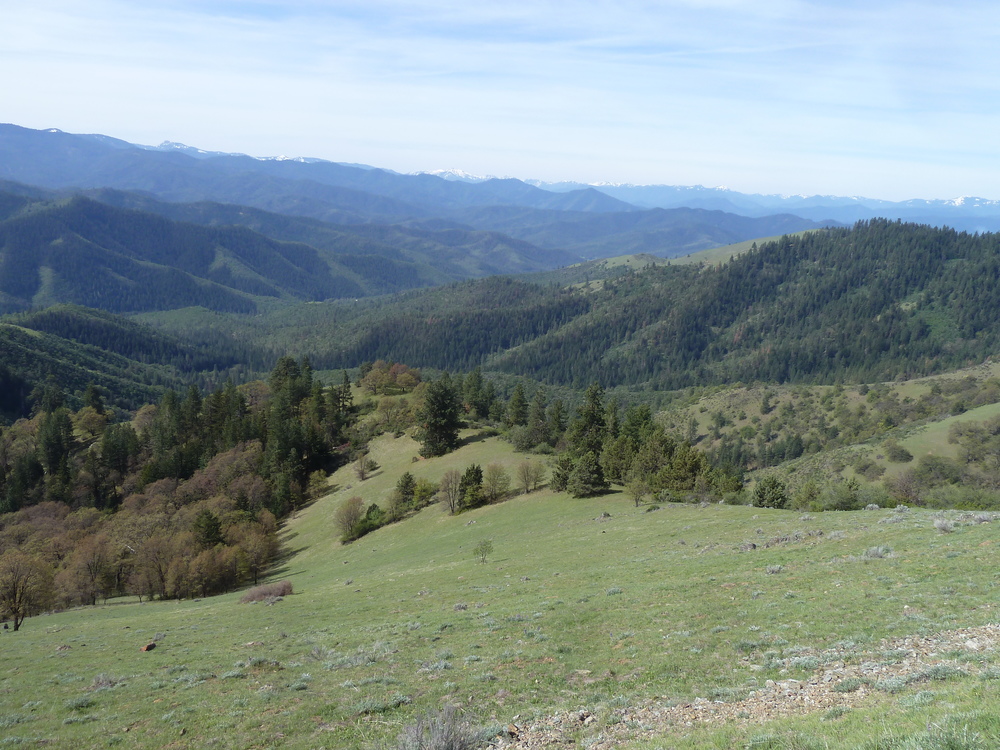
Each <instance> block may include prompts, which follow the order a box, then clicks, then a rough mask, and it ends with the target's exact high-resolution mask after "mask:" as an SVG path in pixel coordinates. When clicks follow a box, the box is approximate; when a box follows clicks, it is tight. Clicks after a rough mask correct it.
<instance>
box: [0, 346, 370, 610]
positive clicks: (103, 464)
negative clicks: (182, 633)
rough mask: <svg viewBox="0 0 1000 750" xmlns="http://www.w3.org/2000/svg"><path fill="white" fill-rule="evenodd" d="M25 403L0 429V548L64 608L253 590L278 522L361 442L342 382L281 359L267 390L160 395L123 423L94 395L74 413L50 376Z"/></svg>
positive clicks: (262, 385)
mask: <svg viewBox="0 0 1000 750" xmlns="http://www.w3.org/2000/svg"><path fill="white" fill-rule="evenodd" d="M33 397H34V400H35V411H34V413H33V415H32V416H31V417H30V418H26V419H20V420H18V421H17V422H15V423H14V424H13V425H11V426H10V427H7V428H5V429H3V430H2V431H0V550H3V551H12V550H17V551H18V553H19V554H22V555H28V556H31V557H32V558H33V559H34V560H35V561H36V562H37V563H39V564H40V565H41V566H42V567H43V568H44V569H45V570H47V571H49V573H51V575H52V576H53V577H54V581H55V588H54V589H53V595H55V596H57V597H58V599H59V601H60V602H62V603H63V604H73V603H90V604H93V603H94V602H95V601H96V600H97V599H98V598H99V597H100V598H107V597H109V596H114V595H120V594H123V593H126V592H127V593H131V594H135V595H138V596H140V597H144V596H145V597H154V596H156V597H161V598H162V597H184V596H195V595H206V594H211V593H215V592H218V591H224V590H230V589H232V588H233V587H235V586H238V585H240V584H241V583H243V582H247V581H251V580H252V581H256V579H257V577H258V576H259V575H260V573H261V572H262V571H263V570H265V568H266V567H267V566H268V565H269V564H270V563H271V562H272V561H273V558H274V555H275V554H276V553H277V551H278V544H277V537H276V534H277V530H278V524H279V522H280V521H281V519H282V518H284V517H285V516H286V515H287V514H288V513H289V512H290V511H292V510H293V509H295V508H297V507H301V505H302V504H303V503H304V502H306V501H307V499H308V498H309V497H310V495H311V494H315V493H316V492H319V491H322V488H324V487H325V483H326V476H327V474H328V472H329V471H331V470H332V469H333V468H335V467H336V466H337V465H338V464H339V463H341V462H344V461H346V460H348V458H349V457H350V450H351V449H350V445H351V443H352V441H354V442H355V443H356V442H357V441H358V440H362V439H363V438H360V437H358V436H357V434H356V433H355V432H354V431H353V428H354V424H355V422H356V409H355V408H354V407H353V403H352V397H351V392H350V384H349V383H347V382H344V383H342V384H341V385H338V386H333V387H329V388H324V387H322V386H321V385H320V384H319V383H318V382H316V381H315V380H314V378H313V375H312V370H311V368H310V366H309V364H308V362H301V363H300V362H297V361H295V360H293V359H291V358H284V359H282V360H281V361H279V362H278V364H277V366H276V367H275V368H274V370H273V371H272V372H271V374H270V376H269V377H268V380H267V381H266V382H261V381H257V382H255V383H252V384H249V385H247V386H243V387H240V388H237V387H236V386H234V385H233V384H232V383H228V384H226V385H225V386H224V387H222V388H219V389H218V390H215V391H212V392H211V393H208V394H202V393H201V391H200V390H199V389H198V388H197V387H196V386H193V385H192V386H190V387H189V388H188V389H187V391H186V392H185V393H184V394H183V395H179V394H178V393H176V392H175V391H173V390H167V391H166V393H165V394H164V396H163V397H162V399H160V401H159V402H158V403H156V404H147V405H146V406H143V407H142V408H141V409H139V410H138V411H137V412H135V413H134V414H132V415H131V418H130V419H129V420H128V421H123V422H113V421H111V419H110V415H109V413H108V412H107V410H106V408H105V405H104V401H103V398H102V397H101V394H100V392H99V390H98V389H97V388H94V387H90V388H88V389H87V391H86V394H85V397H84V402H85V404H84V405H83V406H82V407H81V408H79V409H76V410H71V409H70V408H68V407H67V405H66V399H65V395H64V394H63V392H62V390H61V389H60V388H59V386H58V384H56V383H55V382H54V381H50V382H49V383H48V384H47V385H46V386H45V387H44V388H42V389H40V390H39V391H37V392H36V393H34V394H33ZM50 603H51V602H50Z"/></svg>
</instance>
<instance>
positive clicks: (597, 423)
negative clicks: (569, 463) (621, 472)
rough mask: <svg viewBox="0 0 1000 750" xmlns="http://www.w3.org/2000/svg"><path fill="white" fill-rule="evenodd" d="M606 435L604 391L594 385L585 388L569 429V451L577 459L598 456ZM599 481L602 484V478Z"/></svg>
mask: <svg viewBox="0 0 1000 750" xmlns="http://www.w3.org/2000/svg"><path fill="white" fill-rule="evenodd" d="M607 434H608V430H607V422H606V412H605V408H604V389H603V388H601V386H600V385H598V384H597V383H594V384H593V385H591V386H590V387H589V388H587V392H586V393H585V394H584V400H583V405H582V406H581V407H580V409H579V410H578V411H577V415H576V418H575V419H574V420H573V423H572V424H571V425H570V427H569V435H568V438H569V444H570V450H571V452H572V453H573V455H574V456H577V457H579V456H584V455H586V454H587V453H593V454H594V456H599V455H601V450H602V449H603V447H604V438H605V437H606V436H607ZM601 481H602V482H603V477H602V480H601Z"/></svg>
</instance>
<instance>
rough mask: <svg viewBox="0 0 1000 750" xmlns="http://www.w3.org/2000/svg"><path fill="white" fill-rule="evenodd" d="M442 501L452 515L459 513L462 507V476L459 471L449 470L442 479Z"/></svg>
mask: <svg viewBox="0 0 1000 750" xmlns="http://www.w3.org/2000/svg"><path fill="white" fill-rule="evenodd" d="M439 492H440V493H441V501H442V502H443V503H444V504H445V505H446V506H447V507H448V512H449V513H451V514H455V513H458V511H459V508H461V506H462V475H461V473H460V472H459V471H458V470H457V469H449V470H448V471H446V472H445V474H444V476H443V477H441V488H440V490H439Z"/></svg>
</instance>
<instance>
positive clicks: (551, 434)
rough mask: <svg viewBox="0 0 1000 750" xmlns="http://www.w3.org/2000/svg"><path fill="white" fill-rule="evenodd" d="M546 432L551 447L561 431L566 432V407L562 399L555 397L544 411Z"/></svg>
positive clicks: (555, 443)
mask: <svg viewBox="0 0 1000 750" xmlns="http://www.w3.org/2000/svg"><path fill="white" fill-rule="evenodd" d="M545 420H546V423H547V424H546V432H547V433H548V438H549V442H550V443H551V444H552V446H553V447H555V446H557V445H558V443H559V441H560V439H561V438H562V436H563V433H564V432H566V407H565V406H564V405H563V402H562V400H560V399H558V398H557V399H555V400H554V401H553V402H552V403H551V404H549V408H548V409H547V410H546V412H545Z"/></svg>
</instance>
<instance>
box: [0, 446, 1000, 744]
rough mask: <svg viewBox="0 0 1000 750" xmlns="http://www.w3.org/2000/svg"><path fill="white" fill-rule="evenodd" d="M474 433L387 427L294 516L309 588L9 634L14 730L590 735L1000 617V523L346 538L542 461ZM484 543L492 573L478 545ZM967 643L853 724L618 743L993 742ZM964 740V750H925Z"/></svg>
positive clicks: (539, 514) (977, 658)
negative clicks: (424, 433) (337, 517)
mask: <svg viewBox="0 0 1000 750" xmlns="http://www.w3.org/2000/svg"><path fill="white" fill-rule="evenodd" d="M464 437H465V444H464V445H463V447H461V448H460V449H459V450H457V451H455V452H454V453H451V454H449V455H447V456H444V457H442V458H436V459H429V460H424V459H418V458H417V456H418V446H417V444H416V443H415V442H413V441H412V440H411V439H410V438H409V437H401V438H396V439H393V438H391V437H389V436H383V437H381V438H379V439H378V440H376V441H374V442H373V444H372V453H371V455H372V457H373V458H374V459H375V460H376V461H377V462H378V463H379V465H380V468H379V469H378V470H377V471H376V472H375V474H374V475H373V476H372V477H370V478H369V479H367V480H366V481H364V482H359V481H358V480H357V478H356V477H355V475H354V474H353V472H352V470H351V467H344V468H342V469H341V470H340V471H338V472H337V473H336V474H334V475H333V476H331V477H330V492H329V494H327V495H326V496H324V497H322V498H320V499H319V500H317V501H315V502H314V503H313V504H311V505H310V506H308V507H306V508H304V509H302V510H300V511H299V512H298V513H297V514H295V515H294V516H293V517H292V518H291V519H290V520H289V522H288V523H287V525H286V528H285V530H284V533H283V544H284V549H285V554H284V557H283V558H282V560H281V561H280V563H279V565H278V567H277V569H275V570H274V571H273V572H272V575H271V576H270V580H275V581H277V580H288V581H291V582H292V584H293V586H294V593H293V594H291V595H290V596H287V597H285V598H284V599H282V600H279V601H276V602H273V603H271V604H268V603H263V602H260V603H254V604H241V603H240V594H239V593H234V594H230V595H224V596H218V597H214V598H206V599H202V600H185V601H166V602H145V603H141V604H140V603H138V602H136V601H134V600H129V601H124V600H112V601H111V602H109V603H107V604H106V605H103V606H97V607H87V608H80V609H76V610H72V611H68V612H63V613H59V614H52V615H43V616H38V617H32V618H29V619H28V620H27V621H26V622H25V623H24V625H23V627H22V629H21V631H20V632H18V633H13V632H10V631H3V632H0V745H7V744H10V745H15V744H23V745H25V746H28V747H31V746H46V747H57V748H62V747H66V748H70V747H73V748H91V747H94V748H96V747H110V746H116V745H117V746H122V747H143V748H146V747H148V748H159V747H171V748H201V747H219V748H272V747H274V748H381V747H395V746H396V737H397V736H398V735H399V733H400V731H401V729H402V728H403V727H404V726H406V725H407V724H409V723H412V722H413V721H415V720H416V719H417V718H418V717H420V716H424V715H426V714H427V712H428V711H432V710H438V709H441V708H442V707H444V706H445V705H454V706H457V707H458V708H459V710H460V712H461V714H462V716H463V717H464V719H465V720H466V721H468V722H469V723H470V724H472V725H473V726H474V727H475V728H476V729H477V731H479V732H480V737H481V739H482V740H483V742H484V743H486V742H488V741H490V740H491V739H492V738H494V737H496V736H497V734H498V733H499V732H501V731H502V730H503V729H504V728H505V727H507V726H508V725H509V724H510V723H511V722H515V717H516V723H518V724H525V723H528V724H530V723H531V722H532V721H536V720H538V721H540V720H542V719H544V717H549V716H552V715H555V714H558V713H559V712H563V711H570V710H586V711H589V712H591V713H592V714H593V716H595V717H596V720H595V721H594V722H592V723H590V724H588V725H586V726H583V725H581V727H580V729H579V730H578V732H576V733H575V734H573V736H571V737H569V738H568V741H570V742H571V743H574V744H573V746H577V747H581V748H584V747H590V746H592V745H595V744H598V743H599V742H601V738H602V737H603V736H604V733H606V732H608V731H610V728H611V727H612V726H615V725H617V724H620V723H621V718H620V716H621V712H622V709H623V708H628V707H630V706H640V705H647V704H649V703H651V702H653V703H657V704H662V705H671V704H682V703H685V702H691V701H694V700H695V699H698V698H702V699H707V700H723V701H733V700H740V699H741V698H742V697H744V696H746V695H747V694H748V693H749V692H750V691H752V690H754V689H755V688H756V687H758V686H762V685H764V684H765V683H766V682H767V681H768V680H787V679H807V678H808V677H809V676H810V675H811V674H812V673H813V672H814V671H815V670H816V669H817V668H818V667H819V666H822V664H821V662H819V661H816V660H810V659H802V658H796V657H797V656H799V655H801V654H803V653H805V652H807V651H808V652H810V653H812V652H813V650H823V649H828V648H833V647H837V648H840V649H842V650H846V651H847V652H848V654H849V655H848V657H847V661H848V662H850V661H851V660H852V659H853V660H855V661H863V660H867V659H880V658H891V656H886V655H885V654H882V652H881V651H880V641H881V640H882V639H884V638H899V637H903V636H907V635H929V634H933V633H937V632H940V631H944V630H949V629H955V628H962V627H972V626H979V625H984V624H987V623H991V622H993V621H995V620H996V597H997V585H998V582H1000V579H998V572H997V566H996V564H995V562H996V548H997V541H996V539H997V528H998V523H1000V520H998V521H995V522H994V521H993V520H992V516H991V515H990V514H980V515H978V516H974V515H973V514H970V513H959V512H953V511H951V512H946V513H941V512H938V513H931V512H930V511H923V510H919V509H911V510H907V511H900V510H893V509H888V510H877V511H857V512H827V513H812V514H803V513H802V512H800V511H780V510H764V509H759V508H752V507H746V506H727V505H719V504H711V505H709V504H701V505H688V504H663V505H661V506H659V507H657V506H652V505H648V504H647V505H643V506H640V507H635V506H634V505H633V504H632V502H631V501H630V500H629V499H628V497H627V496H626V495H625V494H623V493H617V492H613V493H611V494H608V495H606V496H603V497H598V498H590V499H571V498H570V497H569V496H567V495H565V494H556V493H552V492H550V491H548V490H545V489H543V490H540V491H537V492H534V493H531V494H529V495H521V496H516V497H513V498H511V499H509V500H507V501H506V502H503V503H500V504H497V505H494V506H489V507H485V508H480V509H477V510H474V511H470V512H466V513H462V514H460V515H456V516H451V515H448V514H447V513H446V512H445V511H444V509H443V506H441V505H433V506H430V507H428V508H425V509H424V510H422V511H420V512H419V513H417V514H416V515H414V516H412V517H410V518H408V519H406V520H403V521H401V522H399V523H395V524H392V525H389V526H386V527H384V528H382V529H380V530H378V531H376V532H374V533H372V534H370V535H368V536H365V537H363V538H361V539H360V540H358V541H356V542H354V543H352V544H349V545H343V544H341V543H340V542H339V541H338V536H339V534H338V530H337V528H336V526H335V523H334V514H335V511H336V509H337V507H338V505H339V504H340V503H341V502H343V501H344V500H346V499H347V498H349V497H351V496H354V495H360V496H361V497H363V498H364V500H365V501H366V503H371V502H375V503H380V504H381V503H384V502H385V501H386V499H387V498H388V496H389V493H390V492H391V490H392V488H393V487H394V486H395V482H396V480H397V478H398V477H399V475H400V474H401V473H402V472H404V471H407V470H409V471H411V472H412V473H413V474H414V475H415V476H416V477H417V478H418V479H419V478H427V479H430V480H434V481H436V480H438V479H440V477H441V476H442V475H443V474H444V472H445V471H448V470H449V469H459V470H461V469H464V468H465V467H466V466H468V465H469V464H472V463H479V464H481V465H482V466H484V467H485V466H486V465H487V464H489V463H500V464H502V465H505V466H507V467H508V468H510V469H511V470H512V469H513V467H514V466H515V465H516V464H517V463H519V462H520V461H522V460H524V458H525V456H524V455H523V454H516V453H514V452H513V451H512V449H511V447H510V445H509V444H507V443H505V442H501V441H499V440H498V439H497V438H495V437H485V436H483V435H479V434H476V433H465V434H464ZM532 458H534V459H540V457H532ZM540 460H544V459H540ZM383 507H384V506H383ZM941 520H947V521H948V522H949V523H948V524H946V525H945V524H942V523H935V522H936V521H938V522H940V521H941ZM945 528H946V531H945V530H942V529H945ZM483 540H489V541H491V542H492V546H493V551H492V553H491V554H489V555H488V557H487V559H486V562H485V563H483V562H481V561H480V560H479V559H478V558H477V557H476V555H475V554H474V552H473V550H474V548H475V547H476V546H477V544H479V543H480V542H481V541H483ZM751 545H752V548H751ZM872 550H876V552H874V553H873V552H872ZM152 642H155V644H156V647H155V649H153V650H152V651H148V652H143V651H140V648H141V647H142V646H144V645H146V644H149V643H152ZM873 654H874V656H873ZM879 654H882V655H881V656H879ZM947 656H948V655H944V656H943V657H942V658H945V657H947ZM951 658H953V659H954V660H959V661H957V662H955V663H957V664H959V666H960V667H961V668H960V669H956V670H954V671H953V672H952V673H949V676H950V679H948V680H946V681H941V682H936V683H934V684H933V685H931V686H928V685H907V686H905V687H901V689H899V690H895V689H893V690H888V689H885V690H880V689H876V688H875V687H873V688H872V689H871V690H870V691H869V693H868V694H867V697H866V698H865V700H864V701H861V702H860V704H859V705H857V706H854V707H852V708H851V709H850V710H845V711H843V712H841V713H837V714H836V715H833V713H832V712H826V713H824V712H819V711H817V712H812V713H809V712H806V713H802V714H798V715H795V716H791V717H784V718H780V719H775V720H771V721H766V720H765V721H763V723H761V722H760V721H752V722H750V721H741V722H734V723H729V724H724V725H721V726H720V725H712V726H707V725H706V726H702V725H697V724H695V725H692V726H689V727H675V728H671V729H662V730H657V731H655V732H651V731H648V730H646V729H644V728H643V726H641V725H640V724H639V723H637V724H636V725H635V726H634V727H626V729H627V730H628V731H626V732H625V734H623V735H621V736H620V739H619V740H617V741H616V742H617V744H616V745H615V746H616V747H632V748H642V749H643V750H653V748H668V747H671V748H672V747H692V748H693V747H718V748H726V747H754V748H764V747H767V748H785V747H788V748H797V747H809V748H812V747H823V748H830V747H844V748H853V747H871V748H889V747H900V748H902V747H914V748H917V747H928V748H930V747H969V748H971V747H990V746H993V744H991V743H992V742H993V741H994V740H995V738H996V736H997V732H998V730H1000V710H994V709H992V708H991V707H992V706H995V705H996V704H997V698H998V697H1000V696H998V689H997V686H998V685H1000V681H998V680H990V679H985V677H987V676H989V675H993V674H996V670H993V669H992V667H991V666H990V665H991V664H992V663H993V661H994V659H995V658H996V656H995V654H994V652H993V651H992V650H991V649H983V650H982V651H980V652H977V653H976V654H975V655H974V657H969V656H968V655H965V656H962V657H961V658H960V657H959V655H957V654H953V655H951ZM949 663H950V662H949ZM925 693H926V694H928V695H924V694H925ZM764 718H765V719H766V718H767V717H764ZM932 725H933V726H936V727H939V729H940V732H939V733H938V734H934V732H932V731H930V728H931V727H932ZM962 727H964V730H963V729H962ZM948 728H951V729H948ZM621 729H622V727H620V726H619V727H617V731H621ZM946 729H948V732H950V733H948V732H945V730H946ZM952 730H953V731H952ZM962 731H964V732H965V734H964V737H965V738H966V739H965V740H964V742H965V744H947V745H946V744H937V745H935V744H933V742H936V741H937V740H936V739H934V738H935V737H938V736H939V735H940V736H941V737H944V736H945V734H947V737H948V738H954V737H959V736H960V735H961V732H962ZM948 741H951V740H948ZM872 743H875V744H872ZM905 743H910V744H905ZM976 743H980V744H976Z"/></svg>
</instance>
